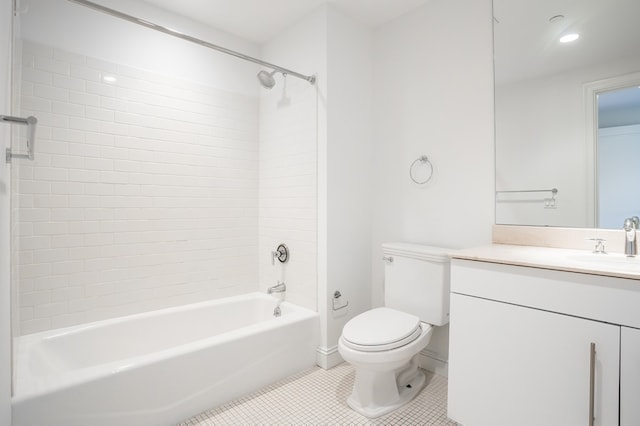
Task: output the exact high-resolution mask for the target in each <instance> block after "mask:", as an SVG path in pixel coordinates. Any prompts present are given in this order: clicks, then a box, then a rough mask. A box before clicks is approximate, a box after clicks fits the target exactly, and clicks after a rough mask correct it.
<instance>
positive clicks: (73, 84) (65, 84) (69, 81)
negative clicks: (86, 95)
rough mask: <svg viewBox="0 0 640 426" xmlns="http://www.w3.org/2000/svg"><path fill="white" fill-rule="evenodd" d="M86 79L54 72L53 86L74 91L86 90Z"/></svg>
mask: <svg viewBox="0 0 640 426" xmlns="http://www.w3.org/2000/svg"><path fill="white" fill-rule="evenodd" d="M85 84H86V81H85V80H82V79H80V78H75V77H68V76H66V75H60V74H53V86H54V87H59V88H62V89H70V90H71V91H73V92H76V93H77V92H84V91H85Z"/></svg>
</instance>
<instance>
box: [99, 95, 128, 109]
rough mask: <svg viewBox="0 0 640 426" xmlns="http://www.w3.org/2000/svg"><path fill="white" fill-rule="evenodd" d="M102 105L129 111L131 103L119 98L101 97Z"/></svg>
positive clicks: (107, 107) (106, 107)
mask: <svg viewBox="0 0 640 426" xmlns="http://www.w3.org/2000/svg"><path fill="white" fill-rule="evenodd" d="M100 107H102V108H105V109H110V110H114V111H128V108H129V103H128V102H127V101H124V100H122V99H118V98H109V97H104V96H103V97H101V98H100Z"/></svg>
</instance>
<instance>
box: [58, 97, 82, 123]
mask: <svg viewBox="0 0 640 426" xmlns="http://www.w3.org/2000/svg"><path fill="white" fill-rule="evenodd" d="M51 112H53V113H55V114H62V115H65V116H73V117H84V106H82V105H78V104H72V103H68V102H59V101H54V102H53V103H52V105H51ZM58 127H62V126H58Z"/></svg>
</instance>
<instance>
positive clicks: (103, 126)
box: [100, 121, 129, 136]
mask: <svg viewBox="0 0 640 426" xmlns="http://www.w3.org/2000/svg"><path fill="white" fill-rule="evenodd" d="M100 131H101V132H103V133H107V134H110V135H123V136H126V135H128V134H129V126H127V125H125V124H119V123H110V122H107V121H101V122H100Z"/></svg>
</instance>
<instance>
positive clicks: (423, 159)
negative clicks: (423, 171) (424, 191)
mask: <svg viewBox="0 0 640 426" xmlns="http://www.w3.org/2000/svg"><path fill="white" fill-rule="evenodd" d="M418 163H422V164H425V165H428V166H429V176H427V178H426V179H425V180H418V179H416V178H415V177H414V176H413V168H414V167H415V166H416V164H418ZM409 177H410V178H411V180H412V181H414V182H415V183H417V184H418V185H424V184H425V183H427V182H429V181H430V180H431V178H432V177H433V164H431V161H429V158H428V157H427V156H426V155H423V156H421V157H419V158H416V160H415V161H414V162H413V163H411V166H410V167H409Z"/></svg>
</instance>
